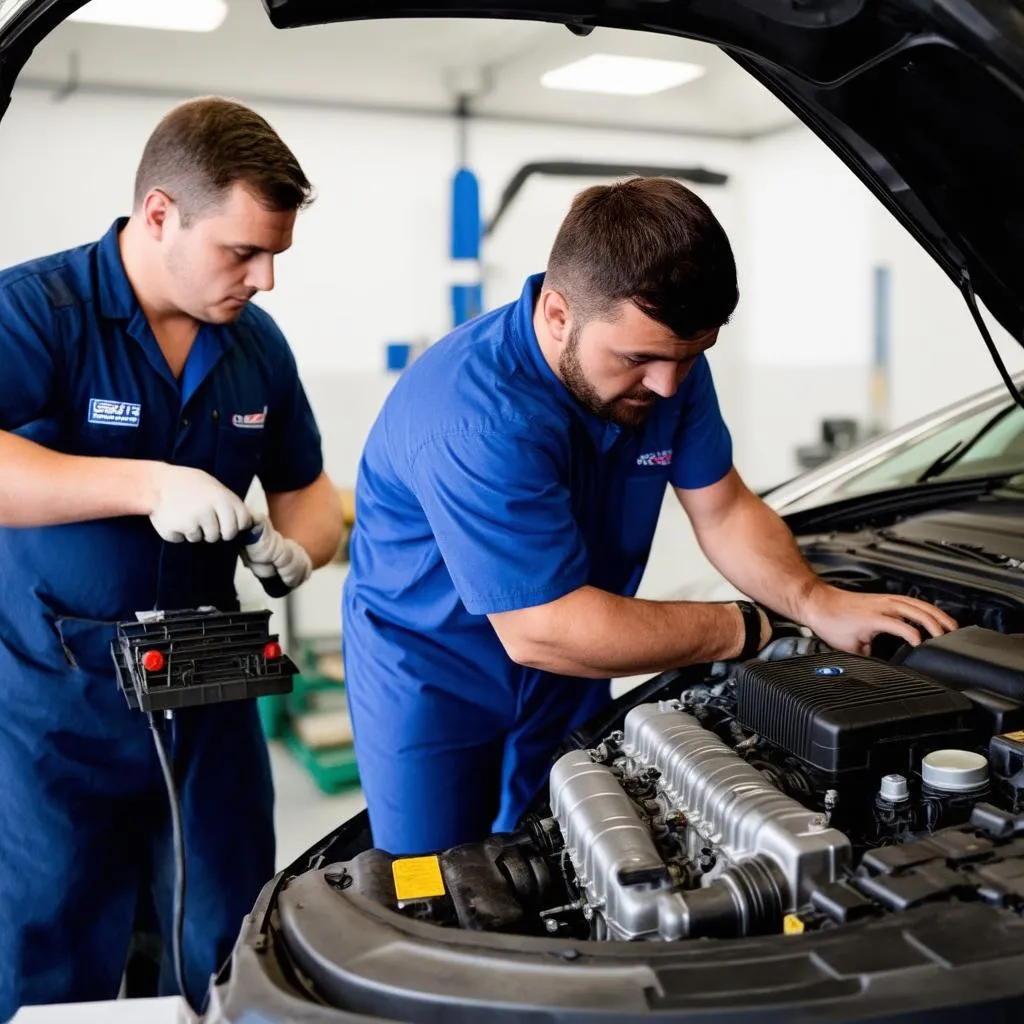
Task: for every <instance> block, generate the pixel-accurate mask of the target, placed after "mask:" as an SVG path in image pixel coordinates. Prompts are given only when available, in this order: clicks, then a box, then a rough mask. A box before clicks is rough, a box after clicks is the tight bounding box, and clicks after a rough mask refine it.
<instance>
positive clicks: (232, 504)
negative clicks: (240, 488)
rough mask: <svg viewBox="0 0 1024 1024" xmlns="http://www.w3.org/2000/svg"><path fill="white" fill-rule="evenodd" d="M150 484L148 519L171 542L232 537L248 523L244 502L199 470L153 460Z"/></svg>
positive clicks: (208, 540)
mask: <svg viewBox="0 0 1024 1024" xmlns="http://www.w3.org/2000/svg"><path fill="white" fill-rule="evenodd" d="M150 486H151V488H152V492H153V498H152V511H151V512H150V514H149V519H150V522H151V523H152V524H153V528H154V529H155V530H156V532H157V533H158V534H160V536H161V537H162V538H163V539H164V540H166V541H170V542H171V543H172V544H180V543H181V542H182V541H188V542H189V543H196V542H198V541H207V542H209V543H211V544H212V543H214V542H216V541H221V540H234V539H235V537H237V536H238V534H239V533H241V532H242V531H243V530H247V529H248V528H249V527H250V526H251V525H252V513H251V512H250V511H249V509H248V508H246V505H245V502H244V501H242V499H241V498H239V497H238V495H237V494H235V492H234V491H232V490H230V489H229V488H227V487H225V486H224V485H223V484H222V483H221V482H220V481H219V480H215V479H214V478H213V477H212V476H210V474H209V473H204V472H203V471H202V470H201V469H192V468H191V467H190V466H172V465H170V464H169V463H166V462H154V463H151V472H150Z"/></svg>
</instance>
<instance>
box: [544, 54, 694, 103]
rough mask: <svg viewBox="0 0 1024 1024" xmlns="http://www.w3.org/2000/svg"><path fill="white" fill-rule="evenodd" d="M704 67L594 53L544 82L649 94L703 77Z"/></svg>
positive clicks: (580, 88)
mask: <svg viewBox="0 0 1024 1024" xmlns="http://www.w3.org/2000/svg"><path fill="white" fill-rule="evenodd" d="M703 74H704V68H702V67H701V66H700V65H699V64H687V63H686V62H684V61H679V60H654V59H653V58H651V57H621V56H618V55H616V54H611V53H594V54H591V55H590V56H589V57H584V58H583V60H578V61H574V62H573V63H572V64H566V65H565V66H564V67H560V68H555V69H554V70H553V71H548V72H545V73H544V74H543V75H542V76H541V79H540V83H541V85H543V86H545V87H546V88H548V89H572V90H576V91H578V92H603V93H614V94H616V95H619V96H650V95H652V94H653V93H656V92H664V91H665V90H666V89H674V88H675V87H676V86H677V85H685V84H686V83H687V82H692V81H694V80H695V79H697V78H700V77H701V75H703Z"/></svg>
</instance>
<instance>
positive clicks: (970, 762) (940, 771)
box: [921, 750, 988, 793]
mask: <svg viewBox="0 0 1024 1024" xmlns="http://www.w3.org/2000/svg"><path fill="white" fill-rule="evenodd" d="M921 778H922V779H923V780H924V782H925V785H928V786H932V787H933V788H934V789H943V790H945V791H946V792H948V793H964V792H966V791H968V790H971V789H978V788H979V787H980V786H984V785H985V783H986V782H988V761H987V759H986V758H984V757H983V756H982V755H981V754H975V753H974V752H973V751H970V750H933V751H932V752H931V753H930V754H927V755H925V757H924V759H923V760H922V761H921Z"/></svg>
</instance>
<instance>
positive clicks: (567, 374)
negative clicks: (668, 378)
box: [558, 324, 658, 427]
mask: <svg viewBox="0 0 1024 1024" xmlns="http://www.w3.org/2000/svg"><path fill="white" fill-rule="evenodd" d="M579 348H580V327H579V326H578V325H575V324H574V325H573V327H572V329H571V330H570V331H569V337H568V338H567V339H566V343H565V348H563V349H562V355H561V357H560V358H559V360H558V372H559V374H560V375H561V378H562V382H563V383H564V384H565V386H566V388H567V389H568V391H569V394H571V395H572V397H573V398H575V399H576V401H577V402H579V403H580V405H582V406H583V408H584V409H586V410H587V411H588V412H592V413H593V414H594V415H595V416H599V417H600V418H601V419H603V420H608V421H609V422H610V423H616V424H618V425H619V426H620V427H641V426H643V425H644V423H646V422H647V417H648V416H650V414H651V409H653V408H654V402H655V400H656V399H657V397H658V396H657V395H656V394H655V393H654V392H653V391H648V390H647V388H644V387H641V388H638V389H637V390H636V391H632V392H630V393H629V394H628V395H622V396H620V397H619V398H613V399H612V400H611V401H606V400H605V399H603V398H602V397H601V395H600V393H599V392H598V390H597V388H595V387H594V385H593V384H591V383H590V381H589V380H587V376H586V374H585V373H584V372H583V366H582V365H581V363H580V352H579ZM627 398H635V399H640V400H642V401H645V402H649V403H650V404H649V405H647V406H639V405H627V404H626V403H625V399H627Z"/></svg>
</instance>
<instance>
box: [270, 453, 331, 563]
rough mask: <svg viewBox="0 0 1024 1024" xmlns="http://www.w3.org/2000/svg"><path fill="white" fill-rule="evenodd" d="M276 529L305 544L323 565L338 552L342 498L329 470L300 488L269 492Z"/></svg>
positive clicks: (315, 558) (313, 558)
mask: <svg viewBox="0 0 1024 1024" xmlns="http://www.w3.org/2000/svg"><path fill="white" fill-rule="evenodd" d="M267 508H268V510H269V512H270V521H271V523H273V525H274V529H275V530H277V531H278V533H280V534H282V536H285V537H288V538H289V539H291V540H294V541H295V542H296V543H298V544H301V545H302V546H303V547H304V548H305V549H306V553H307V554H308V555H309V557H310V560H311V561H312V562H313V567H314V568H317V569H319V568H320V566H322V565H326V564H327V563H328V562H329V561H330V560H331V559H332V558H333V557H334V556H335V554H336V553H337V551H338V545H339V544H340V543H341V519H342V511H341V498H340V497H339V496H338V492H337V490H336V489H335V487H334V485H333V484H332V483H331V481H330V478H329V477H328V476H327V474H326V473H321V474H320V476H319V477H318V478H317V479H316V480H314V481H313V483H311V484H310V485H309V486H308V487H304V488H302V490H299V491H282V492H280V493H278V494H268V495H267Z"/></svg>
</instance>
